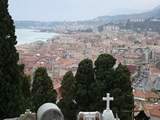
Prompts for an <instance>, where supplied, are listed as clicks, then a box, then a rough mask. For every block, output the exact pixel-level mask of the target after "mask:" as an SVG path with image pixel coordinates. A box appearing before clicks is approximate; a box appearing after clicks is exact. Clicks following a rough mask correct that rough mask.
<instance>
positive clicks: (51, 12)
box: [9, 0, 160, 21]
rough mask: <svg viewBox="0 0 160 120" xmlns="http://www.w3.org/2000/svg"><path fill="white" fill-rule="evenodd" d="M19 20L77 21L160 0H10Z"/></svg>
mask: <svg viewBox="0 0 160 120" xmlns="http://www.w3.org/2000/svg"><path fill="white" fill-rule="evenodd" d="M9 5H10V6H9V10H10V13H11V15H12V17H13V18H14V19H15V20H38V21H73V20H87V19H92V18H95V17H97V16H103V15H115V14H120V13H125V14H127V13H133V12H141V11H147V10H150V9H153V8H154V7H156V6H158V5H160V0H9Z"/></svg>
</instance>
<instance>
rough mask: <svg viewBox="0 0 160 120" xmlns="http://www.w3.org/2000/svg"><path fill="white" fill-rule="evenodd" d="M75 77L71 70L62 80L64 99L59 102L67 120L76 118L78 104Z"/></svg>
mask: <svg viewBox="0 0 160 120" xmlns="http://www.w3.org/2000/svg"><path fill="white" fill-rule="evenodd" d="M74 95H75V78H74V76H73V73H72V72H71V71H69V72H67V73H66V74H65V75H64V77H63V80H62V99H61V100H60V102H59V103H58V106H59V107H60V108H61V110H62V113H63V115H64V118H65V120H75V119H76V114H77V104H76V102H75V96H74Z"/></svg>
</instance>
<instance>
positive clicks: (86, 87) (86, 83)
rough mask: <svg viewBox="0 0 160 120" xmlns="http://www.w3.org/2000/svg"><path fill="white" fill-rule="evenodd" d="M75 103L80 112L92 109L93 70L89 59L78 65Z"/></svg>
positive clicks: (93, 95) (93, 97)
mask: <svg viewBox="0 0 160 120" xmlns="http://www.w3.org/2000/svg"><path fill="white" fill-rule="evenodd" d="M75 78H76V95H75V96H76V102H77V104H78V106H79V110H80V111H91V110H93V109H94V99H95V97H96V95H95V94H94V93H93V85H94V82H95V81H94V69H93V63H92V60H90V59H84V60H82V61H81V62H80V63H79V66H78V69H77V73H76V76H75Z"/></svg>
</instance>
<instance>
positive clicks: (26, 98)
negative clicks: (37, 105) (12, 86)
mask: <svg viewBox="0 0 160 120" xmlns="http://www.w3.org/2000/svg"><path fill="white" fill-rule="evenodd" d="M24 67H25V66H24V64H21V65H19V70H20V74H21V92H22V96H23V105H22V104H21V106H22V107H23V110H26V109H28V108H31V107H32V105H31V91H30V87H31V77H30V76H27V75H26V74H25V73H24Z"/></svg>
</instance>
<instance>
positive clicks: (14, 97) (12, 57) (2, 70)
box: [0, 0, 24, 119]
mask: <svg viewBox="0 0 160 120" xmlns="http://www.w3.org/2000/svg"><path fill="white" fill-rule="evenodd" d="M16 44H17V41H16V36H15V26H14V22H13V20H12V18H11V16H10V15H9V12H8V0H0V95H1V98H0V119H3V118H8V117H17V116H19V115H20V113H22V112H23V111H24V110H23V107H22V106H23V101H22V100H23V99H22V98H23V95H22V93H21V75H20V72H19V70H20V69H19V65H18V64H17V63H18V60H19V56H18V53H17V51H16V48H15V45H16Z"/></svg>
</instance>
